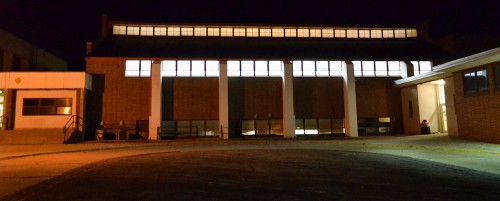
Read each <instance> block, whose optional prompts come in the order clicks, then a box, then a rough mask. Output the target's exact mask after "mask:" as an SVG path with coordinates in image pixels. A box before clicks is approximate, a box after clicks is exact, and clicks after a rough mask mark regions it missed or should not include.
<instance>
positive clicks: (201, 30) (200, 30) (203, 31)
mask: <svg viewBox="0 0 500 201" xmlns="http://www.w3.org/2000/svg"><path fill="white" fill-rule="evenodd" d="M194 35H195V36H207V28H205V27H195V28H194Z"/></svg>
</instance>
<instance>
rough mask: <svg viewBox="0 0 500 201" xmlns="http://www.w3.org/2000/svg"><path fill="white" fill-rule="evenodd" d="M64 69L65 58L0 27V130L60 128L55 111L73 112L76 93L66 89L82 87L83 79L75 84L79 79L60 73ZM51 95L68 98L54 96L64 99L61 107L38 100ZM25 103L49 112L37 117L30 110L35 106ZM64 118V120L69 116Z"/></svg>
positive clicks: (52, 97)
mask: <svg viewBox="0 0 500 201" xmlns="http://www.w3.org/2000/svg"><path fill="white" fill-rule="evenodd" d="M67 70H68V64H67V63H66V61H64V60H62V59H60V58H58V57H56V56H54V55H52V54H51V53H49V52H47V51H44V50H42V49H40V48H38V47H36V46H34V45H33V44H31V43H29V42H26V41H25V40H23V39H21V38H19V37H17V36H14V35H12V34H10V33H8V32H6V31H4V30H1V29H0V116H1V117H0V119H1V121H0V122H1V124H0V129H1V130H12V129H26V128H47V127H57V128H62V127H63V126H64V123H62V124H61V123H60V122H61V121H63V120H62V119H60V118H61V117H62V116H57V114H59V113H64V115H68V114H76V113H75V112H76V110H75V108H76V107H74V106H75V105H76V103H75V102H74V101H75V100H76V97H77V95H76V92H75V93H66V92H68V91H67V90H68V89H79V88H85V87H84V85H85V84H84V83H83V82H82V83H79V84H77V85H75V82H77V81H79V80H80V81H83V80H82V79H75V78H76V77H78V76H76V77H75V74H74V73H73V74H72V73H62V72H65V71H67ZM55 72H58V73H55ZM80 74H82V73H80ZM83 74H84V73H83ZM83 74H82V75H83ZM79 76H80V75H79ZM80 77H81V76H80ZM65 87H66V88H65ZM67 87H70V88H67ZM61 90H62V91H61ZM44 98H47V99H44ZM54 98H70V99H64V100H62V99H61V100H59V99H57V101H64V102H65V103H64V104H63V106H61V108H56V105H44V104H45V103H41V102H40V100H42V101H48V102H51V101H49V99H50V100H52V99H54ZM24 100H26V101H24ZM54 101H56V100H55V99H54ZM28 102H32V103H33V104H35V102H37V111H39V112H42V113H44V112H48V113H50V114H46V115H42V116H40V115H41V114H40V113H36V112H35V111H34V109H35V107H33V108H31V109H33V110H30V109H27V108H29V106H28V105H29V104H30V103H28ZM53 104H55V102H54V103H53ZM33 106H34V105H33ZM38 106H40V107H38ZM42 106H47V107H46V108H45V107H42ZM52 106H53V108H49V107H52ZM23 108H24V109H27V110H24V109H23ZM63 108H64V109H63ZM45 109H48V110H45ZM53 109H54V110H56V111H53ZM49 110H50V112H49ZM30 111H31V112H30ZM35 113H36V114H35ZM54 115H56V116H54ZM64 118H65V119H66V120H64V121H67V120H68V118H69V117H64Z"/></svg>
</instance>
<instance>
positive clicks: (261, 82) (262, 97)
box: [228, 77, 283, 119]
mask: <svg viewBox="0 0 500 201" xmlns="http://www.w3.org/2000/svg"><path fill="white" fill-rule="evenodd" d="M228 81H229V118H230V119H254V115H256V114H257V115H258V118H261V119H262V118H264V119H267V118H268V115H269V114H271V115H272V118H278V119H279V118H283V104H282V93H283V92H282V89H281V85H282V80H281V78H279V77H245V78H241V77H238V78H229V79H228Z"/></svg>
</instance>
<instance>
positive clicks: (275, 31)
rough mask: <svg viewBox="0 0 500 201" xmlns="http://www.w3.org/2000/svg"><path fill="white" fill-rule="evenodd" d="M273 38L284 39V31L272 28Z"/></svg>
mask: <svg viewBox="0 0 500 201" xmlns="http://www.w3.org/2000/svg"><path fill="white" fill-rule="evenodd" d="M273 37H285V29H283V28H273Z"/></svg>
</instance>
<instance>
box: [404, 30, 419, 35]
mask: <svg viewBox="0 0 500 201" xmlns="http://www.w3.org/2000/svg"><path fill="white" fill-rule="evenodd" d="M406 37H417V30H416V29H407V30H406Z"/></svg>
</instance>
